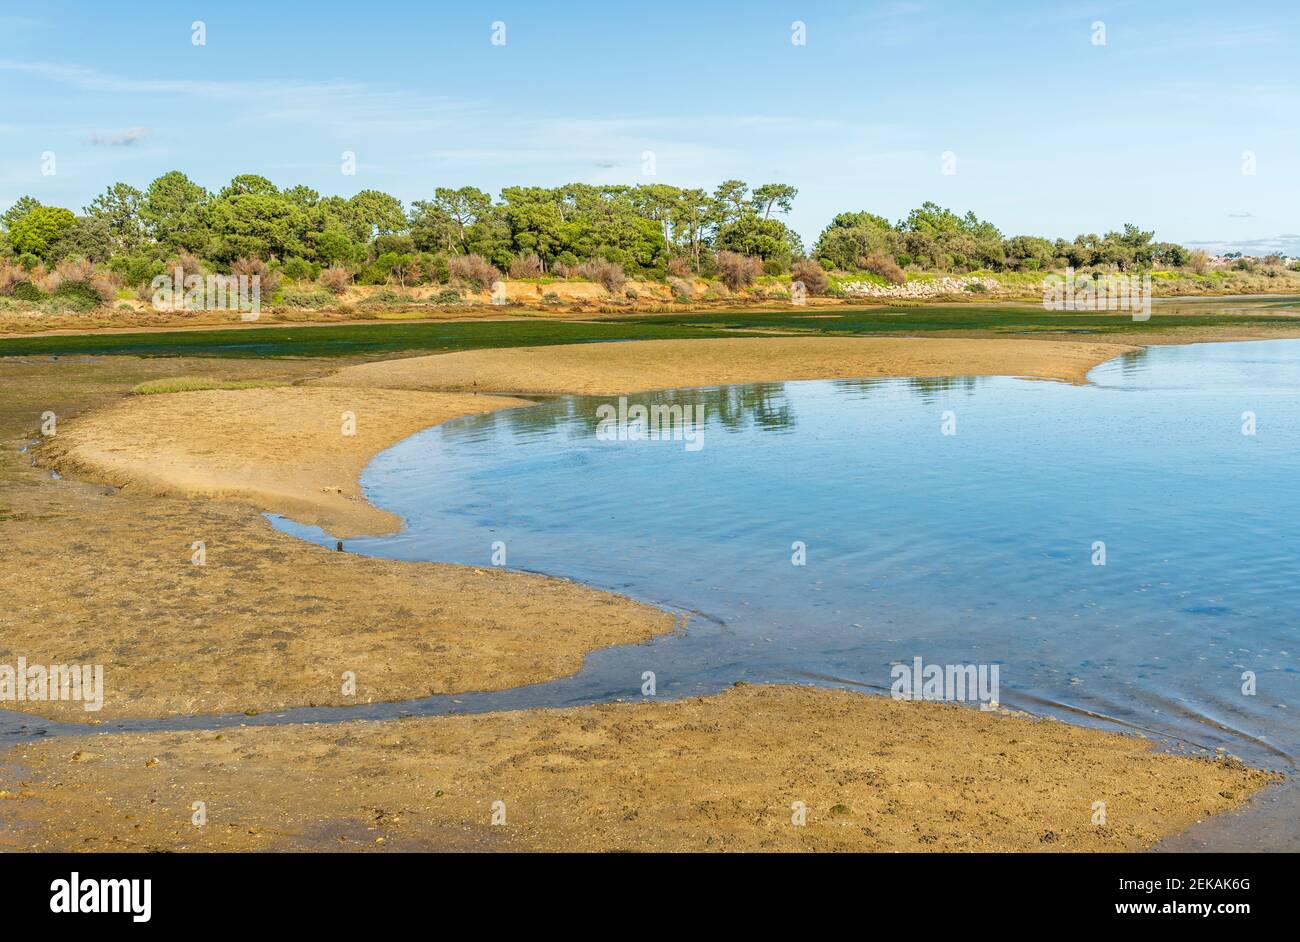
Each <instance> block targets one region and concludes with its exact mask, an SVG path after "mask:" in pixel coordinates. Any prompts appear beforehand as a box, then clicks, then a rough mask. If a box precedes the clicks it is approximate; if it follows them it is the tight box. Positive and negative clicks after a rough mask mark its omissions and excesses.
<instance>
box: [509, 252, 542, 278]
mask: <svg viewBox="0 0 1300 942" xmlns="http://www.w3.org/2000/svg"><path fill="white" fill-rule="evenodd" d="M541 276H542V260H541V259H540V258H538V256H537V253H536V252H529V253H528V254H527V255H517V256H515V258H514V259H512V260H511V262H510V277H511V278H540V277H541Z"/></svg>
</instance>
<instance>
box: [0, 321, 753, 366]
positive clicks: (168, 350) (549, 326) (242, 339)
mask: <svg viewBox="0 0 1300 942" xmlns="http://www.w3.org/2000/svg"><path fill="white" fill-rule="evenodd" d="M709 336H716V332H715V331H712V330H708V329H700V328H695V327H677V326H673V325H657V324H631V323H629V324H621V323H612V322H589V321H579V322H574V321H546V320H535V321H534V320H524V321H518V320H516V321H453V322H449V323H434V324H428V323H420V324H409V323H392V322H388V323H377V324H369V323H367V324H345V325H337V326H333V325H331V326H323V327H251V328H234V329H226V330H170V331H156V332H148V333H145V332H138V333H136V332H132V333H114V334H103V333H100V334H61V335H47V336H43V337H18V338H13V339H0V356H51V355H53V356H71V355H81V354H96V355H98V354H124V355H131V356H215V357H282V356H294V357H333V356H355V355H372V356H378V355H391V354H394V353H401V352H404V351H411V352H418V353H437V352H447V351H453V350H475V349H481V348H488V347H526V346H542V345H549V344H559V343H592V342H595V341H607V340H670V339H678V338H689V337H709ZM740 336H750V334H747V333H742V334H740Z"/></svg>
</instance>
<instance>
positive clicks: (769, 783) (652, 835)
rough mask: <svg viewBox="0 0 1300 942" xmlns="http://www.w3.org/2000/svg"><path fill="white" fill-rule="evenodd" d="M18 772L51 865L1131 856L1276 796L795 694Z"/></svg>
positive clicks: (295, 732)
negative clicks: (392, 856)
mask: <svg viewBox="0 0 1300 942" xmlns="http://www.w3.org/2000/svg"><path fill="white" fill-rule="evenodd" d="M10 758H11V759H14V760H17V761H18V762H20V763H21V764H22V766H23V767H25V769H26V770H28V771H27V772H26V773H25V774H26V775H27V776H28V778H27V779H26V780H12V779H11V780H9V781H6V780H4V779H0V788H3V789H5V790H3V791H0V799H3V798H5V797H8V798H12V799H17V800H15V801H13V802H9V801H0V812H6V815H8V814H14V813H15V812H16V814H17V816H18V822H17V827H16V828H15V830H14V832H11V833H10V834H9V835H8V837H9V840H10V841H11V842H16V841H18V840H20V839H21V840H26V841H32V837H31V835H27V836H25V837H21V838H20V835H23V832H24V830H25V829H26V827H27V826H28V825H29V824H30V825H31V827H33V828H34V831H35V838H34V842H33V843H31V844H30V846H33V847H35V848H37V849H41V850H293V849H340V850H493V849H496V850H583V851H592V850H603V851H609V850H641V851H651V850H876V851H885V850H910V851H920V850H930V851H970V850H1073V851H1078V850H1135V849H1139V848H1142V847H1146V846H1148V845H1150V844H1151V843H1153V842H1154V841H1155V840H1156V839H1158V838H1159V837H1160V836H1162V835H1164V834H1168V833H1171V832H1173V831H1177V830H1180V829H1182V828H1183V827H1185V826H1187V825H1189V824H1191V823H1193V822H1194V821H1197V820H1199V819H1201V818H1203V817H1205V816H1206V815H1209V814H1213V813H1215V812H1218V811H1223V810H1226V809H1228V808H1231V807H1233V806H1235V805H1237V804H1239V803H1240V802H1241V801H1242V800H1243V799H1244V798H1245V797H1246V796H1248V795H1249V794H1251V793H1252V792H1254V791H1256V790H1258V789H1259V788H1260V787H1262V786H1263V785H1264V784H1265V783H1266V782H1267V781H1268V776H1267V775H1265V774H1264V773H1262V772H1258V771H1254V770H1250V769H1246V768H1244V767H1242V766H1240V765H1239V764H1236V763H1230V762H1213V761H1208V760H1200V759H1188V758H1181V757H1174V756H1168V755H1161V754H1158V753H1155V752H1152V751H1150V749H1149V745H1148V744H1147V743H1146V742H1144V741H1143V740H1140V739H1134V738H1125V737H1119V736H1114V735H1112V734H1108V733H1101V732H1097V731H1094V730H1086V729H1081V728H1079V727H1074V726H1069V725H1066V724H1063V723H1057V722H1052V721H1032V720H1027V719H1023V718H1020V717H1015V716H1003V715H989V714H982V713H980V712H979V711H978V710H975V709H971V708H966V707H960V706H955V705H951V704H937V703H904V702H899V701H894V700H890V699H888V698H884V697H872V696H866V695H862V694H856V693H848V692H845V691H839V690H827V689H817V688H810V687H792V686H772V687H767V686H761V687H740V688H734V689H732V690H730V691H728V692H727V693H724V694H722V695H720V696H715V697H707V698H695V699H688V700H678V701H672V702H662V703H661V702H641V703H636V704H613V705H604V706H594V707H581V708H575V709H568V710H531V711H527V712H512V713H492V714H482V715H475V716H451V717H437V718H426V719H409V720H399V721H391V722H383V723H348V724H343V725H331V726H295V727H281V728H274V727H272V728H262V729H237V730H228V731H225V732H221V733H197V734H195V733H185V734H180V733H176V734H161V735H159V734H155V735H147V736H141V735H105V736H102V737H89V738H81V739H76V740H71V739H60V740H52V741H51V740H47V741H43V742H41V743H39V744H37V745H33V746H28V747H25V748H22V749H19V750H15V752H13V753H11V754H10ZM196 802H202V803H203V804H202V806H197V805H196V804H195V803H196ZM797 803H799V804H797ZM1098 803H1101V804H1098ZM10 804H13V805H16V806H17V807H16V809H14V810H13V811H10V810H9V809H7V808H6V807H5V806H6V805H10ZM800 804H801V805H802V808H803V811H804V823H803V824H796V823H795V821H796V820H797V815H798V813H799V810H800ZM200 808H201V810H203V811H204V812H205V814H206V820H205V821H204V822H203V823H202V824H198V825H196V823H195V820H196V819H195V813H196V811H198V810H200ZM494 816H495V818H496V821H497V823H496V824H494V823H493V820H494ZM503 818H504V820H502V819H503ZM4 839H5V836H4V832H0V841H3V840H4ZM2 846H3V844H2V843H0V847H2Z"/></svg>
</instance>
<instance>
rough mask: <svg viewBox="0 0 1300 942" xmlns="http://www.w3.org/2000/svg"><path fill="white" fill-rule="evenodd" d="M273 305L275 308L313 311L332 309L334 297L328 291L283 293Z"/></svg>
mask: <svg viewBox="0 0 1300 942" xmlns="http://www.w3.org/2000/svg"><path fill="white" fill-rule="evenodd" d="M275 303H276V307H295V308H306V309H309V310H314V309H317V308H322V307H333V305H334V296H333V295H332V294H330V293H329V292H328V291H285V293H284V294H282V295H281V296H280V298H279V300H277V301H276V302H275Z"/></svg>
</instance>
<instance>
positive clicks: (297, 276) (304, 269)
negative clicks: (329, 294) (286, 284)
mask: <svg viewBox="0 0 1300 942" xmlns="http://www.w3.org/2000/svg"><path fill="white" fill-rule="evenodd" d="M281 270H282V271H283V272H284V276H285V277H286V278H291V279H293V280H294V281H315V280H316V276H317V275H319V274H320V266H319V265H317V264H315V263H314V262H309V261H307V259H305V258H290V259H286V260H285V263H284V267H283V268H282V269H281Z"/></svg>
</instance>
